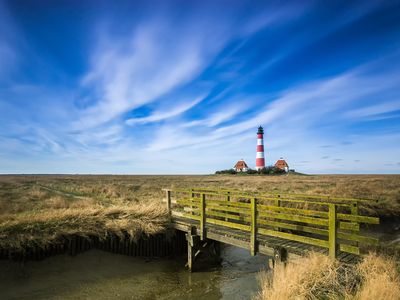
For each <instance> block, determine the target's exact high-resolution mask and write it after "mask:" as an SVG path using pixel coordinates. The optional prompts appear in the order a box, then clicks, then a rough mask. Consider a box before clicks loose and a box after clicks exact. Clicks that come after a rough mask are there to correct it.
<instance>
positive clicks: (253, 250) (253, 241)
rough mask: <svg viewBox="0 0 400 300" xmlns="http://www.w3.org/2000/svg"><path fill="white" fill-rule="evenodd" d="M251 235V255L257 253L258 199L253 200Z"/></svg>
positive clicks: (251, 203)
mask: <svg viewBox="0 0 400 300" xmlns="http://www.w3.org/2000/svg"><path fill="white" fill-rule="evenodd" d="M250 206H251V235H250V254H251V255H252V256H254V255H256V253H257V199H256V198H251V202H250Z"/></svg>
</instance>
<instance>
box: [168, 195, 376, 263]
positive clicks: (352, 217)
mask: <svg viewBox="0 0 400 300" xmlns="http://www.w3.org/2000/svg"><path fill="white" fill-rule="evenodd" d="M165 192H166V199H165V200H164V201H165V202H166V205H167V208H168V211H169V213H170V216H171V220H172V226H173V227H174V228H175V229H177V230H182V231H185V232H186V233H187V234H186V237H187V241H188V267H189V269H190V270H191V269H192V267H193V261H194V258H195V256H196V255H197V254H198V253H200V251H201V249H202V248H203V247H205V246H204V245H205V244H206V243H207V241H210V240H212V241H218V242H221V243H226V244H230V245H234V246H237V247H241V248H244V249H248V250H249V251H250V253H251V255H256V254H257V253H261V254H265V255H268V256H270V257H272V258H273V262H274V263H275V262H279V261H286V260H288V259H292V258H294V257H298V256H299V255H304V254H305V253H306V252H309V251H317V252H322V253H325V254H328V255H329V256H331V257H332V258H335V259H339V260H340V261H342V262H345V263H352V262H355V261H357V260H358V257H359V255H360V253H361V252H360V251H361V250H363V249H364V248H365V247H370V246H371V245H372V246H374V245H377V244H378V240H377V239H375V238H373V237H370V236H366V235H362V234H361V233H360V232H361V229H362V228H364V227H365V225H363V224H379V218H376V217H369V216H363V215H360V214H359V207H360V205H362V203H363V201H365V200H359V199H349V198H335V197H328V196H310V195H299V194H275V193H246V192H242V191H237V190H212V189H165Z"/></svg>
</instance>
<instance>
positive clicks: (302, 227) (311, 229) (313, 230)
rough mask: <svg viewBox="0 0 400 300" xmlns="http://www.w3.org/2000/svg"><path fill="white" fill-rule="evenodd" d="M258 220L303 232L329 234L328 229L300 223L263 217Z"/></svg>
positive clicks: (264, 223) (261, 222)
mask: <svg viewBox="0 0 400 300" xmlns="http://www.w3.org/2000/svg"><path fill="white" fill-rule="evenodd" d="M257 222H258V223H259V224H262V225H268V226H272V227H275V228H277V227H279V228H284V229H290V230H296V231H303V232H307V233H315V234H319V235H324V236H328V230H327V229H321V228H315V227H310V226H305V225H298V224H289V223H282V222H276V221H266V220H262V219H261V220H257Z"/></svg>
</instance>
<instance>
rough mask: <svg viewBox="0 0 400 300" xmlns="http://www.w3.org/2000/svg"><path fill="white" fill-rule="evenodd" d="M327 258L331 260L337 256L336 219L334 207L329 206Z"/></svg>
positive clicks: (332, 205) (333, 205)
mask: <svg viewBox="0 0 400 300" xmlns="http://www.w3.org/2000/svg"><path fill="white" fill-rule="evenodd" d="M328 216H329V256H330V257H331V258H333V259H335V258H336V256H337V250H338V249H337V247H338V245H337V218H336V205H335V204H329V213H328Z"/></svg>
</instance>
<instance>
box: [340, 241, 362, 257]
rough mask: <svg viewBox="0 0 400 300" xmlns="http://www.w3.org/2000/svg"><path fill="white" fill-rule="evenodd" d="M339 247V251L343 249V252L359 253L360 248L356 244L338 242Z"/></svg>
mask: <svg viewBox="0 0 400 300" xmlns="http://www.w3.org/2000/svg"><path fill="white" fill-rule="evenodd" d="M339 249H340V251H343V252H347V253H352V254H356V255H360V249H359V248H358V247H356V246H350V245H345V244H340V246H339Z"/></svg>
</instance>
